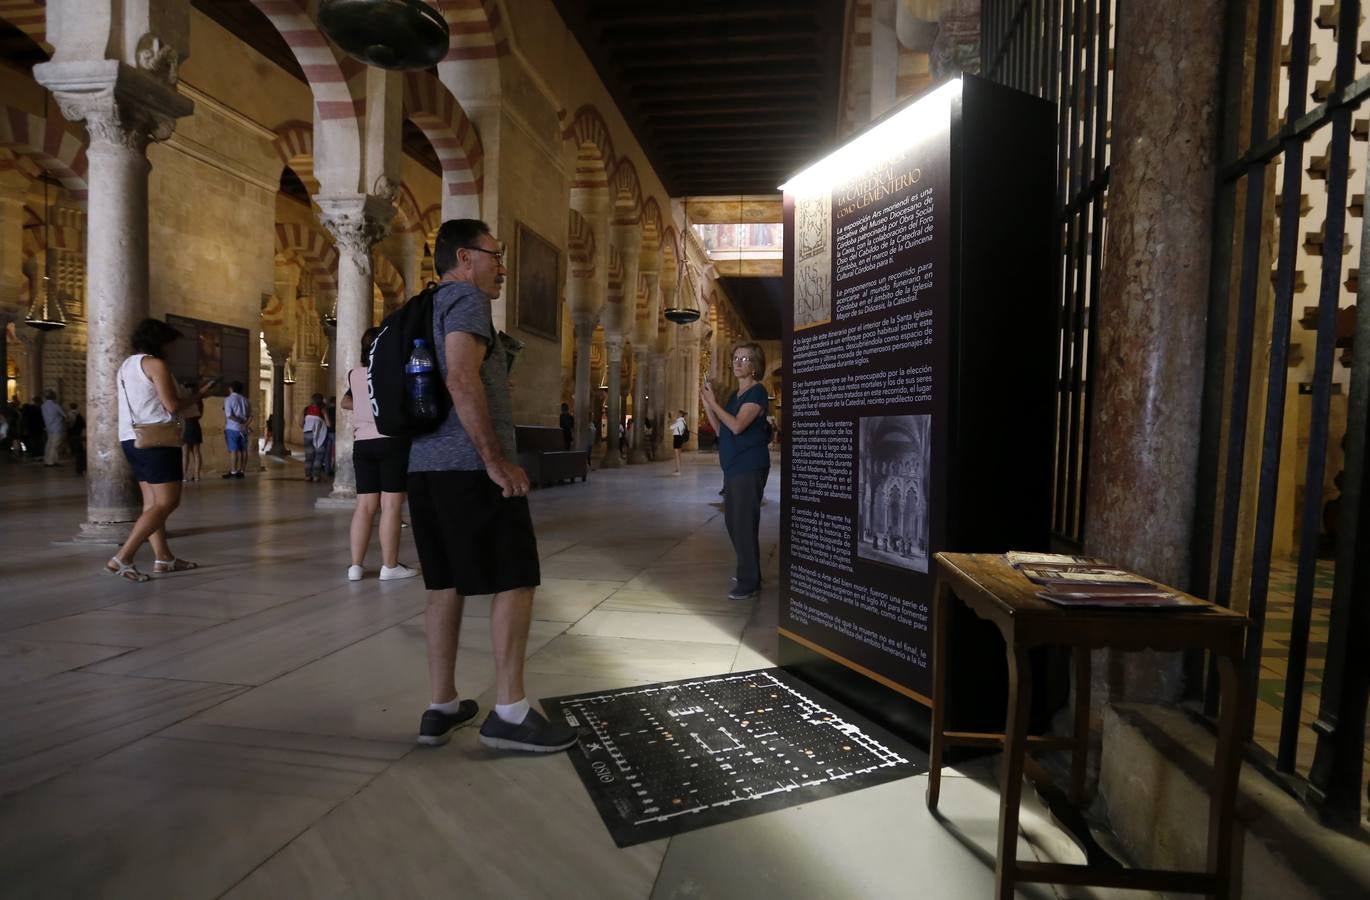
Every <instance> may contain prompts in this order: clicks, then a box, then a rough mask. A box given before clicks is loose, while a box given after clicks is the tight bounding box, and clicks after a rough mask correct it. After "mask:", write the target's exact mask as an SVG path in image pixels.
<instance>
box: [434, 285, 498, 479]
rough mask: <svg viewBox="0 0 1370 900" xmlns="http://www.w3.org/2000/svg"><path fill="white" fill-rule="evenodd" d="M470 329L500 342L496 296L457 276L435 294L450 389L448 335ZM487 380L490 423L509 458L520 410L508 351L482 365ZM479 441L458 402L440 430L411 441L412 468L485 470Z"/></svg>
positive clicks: (486, 340) (443, 372)
mask: <svg viewBox="0 0 1370 900" xmlns="http://www.w3.org/2000/svg"><path fill="white" fill-rule="evenodd" d="M450 331H464V332H466V333H468V334H473V335H475V336H476V337H477V338H479V339H480V340H481V342H482V343H483V344H485V345H486V347H489V346H490V345H491V344H493V343H494V341H495V328H494V323H493V322H492V321H491V320H490V298H489V297H487V296H485V295H484V294H482V293H481V292H480V291H479V290H477V288H476V286H475V285H474V284H471V283H470V282H465V281H454V282H451V283H449V284H446V285H444V286H443V287H442V288H441V289H439V290H438V292H437V293H436V294H435V295H434V296H433V340H434V341H436V342H437V347H435V348H434V349H435V350H436V351H437V352H436V354H435V356H436V357H437V358H436V360H435V361H436V362H437V364H438V377H439V379H440V381H439V384H441V385H443V387H442V389H443V390H447V387H446V383H447V355H446V349H447V334H448V332H450ZM480 380H481V384H482V385H483V386H484V387H485V405H486V407H487V408H488V409H489V410H490V424H491V426H493V428H494V430H495V439H496V440H498V441H499V445H500V449H501V450H502V451H503V452H504V457H505V458H506V459H510V460H512V459H514V456H515V453H514V412H513V404H512V403H511V402H510V398H509V371H508V368H507V367H506V365H505V358H504V354H503V353H487V354H486V357H485V361H484V362H483V363H481V367H480ZM484 469H485V462H484V460H482V459H481V458H480V453H479V451H477V450H476V445H475V443H474V442H472V440H471V438H470V436H469V435H468V434H467V433H466V429H464V428H462V426H461V419H460V417H458V415H457V410H456V407H455V406H454V407H453V408H452V409H450V410H448V413H447V418H446V419H444V420H443V422H442V424H441V425H439V426H438V428H437V430H435V431H432V432H430V433H428V434H425V435H421V436H419V437H416V438H414V440H413V441H411V442H410V444H409V471H411V472H452V471H476V472H480V471H484Z"/></svg>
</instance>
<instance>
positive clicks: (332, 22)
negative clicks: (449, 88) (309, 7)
mask: <svg viewBox="0 0 1370 900" xmlns="http://www.w3.org/2000/svg"><path fill="white" fill-rule="evenodd" d="M319 25H320V27H322V28H323V32H324V34H326V35H328V37H329V38H330V39H331V40H332V41H333V43H335V44H337V45H338V46H339V47H341V48H342V50H343V52H345V53H346V54H347V55H348V56H351V57H353V58H355V59H359V60H361V61H362V62H364V63H366V64H367V65H369V66H376V67H377V68H380V69H427V68H428V67H429V66H435V65H437V64H438V62H439V61H441V60H442V58H443V57H444V56H446V55H447V51H448V49H449V47H450V46H451V34H450V32H449V31H448V28H447V20H446V19H444V18H443V17H442V13H440V12H438V11H437V10H436V9H434V8H433V7H432V6H430V5H429V4H427V3H423V2H421V0H323V2H322V3H320V4H319Z"/></svg>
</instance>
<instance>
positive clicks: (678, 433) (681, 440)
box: [671, 409, 690, 475]
mask: <svg viewBox="0 0 1370 900" xmlns="http://www.w3.org/2000/svg"><path fill="white" fill-rule="evenodd" d="M689 439H690V426H689V425H686V424H685V410H683V409H682V410H681V411H680V415H679V416H677V417H676V420H675V421H674V422H672V423H671V447H672V448H674V449H675V473H676V474H677V475H679V474H680V448H681V447H684V446H685V442H686V441H687V440H689Z"/></svg>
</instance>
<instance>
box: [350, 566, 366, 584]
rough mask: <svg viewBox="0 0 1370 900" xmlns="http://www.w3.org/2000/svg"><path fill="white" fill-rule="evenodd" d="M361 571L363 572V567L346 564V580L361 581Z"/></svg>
mask: <svg viewBox="0 0 1370 900" xmlns="http://www.w3.org/2000/svg"><path fill="white" fill-rule="evenodd" d="M362 572H363V569H362V567H361V566H348V567H347V580H348V581H361V580H362Z"/></svg>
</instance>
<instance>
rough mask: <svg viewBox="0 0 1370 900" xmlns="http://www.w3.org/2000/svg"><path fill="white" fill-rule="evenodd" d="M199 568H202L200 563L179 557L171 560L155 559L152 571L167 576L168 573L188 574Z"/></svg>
mask: <svg viewBox="0 0 1370 900" xmlns="http://www.w3.org/2000/svg"><path fill="white" fill-rule="evenodd" d="M198 568H200V564H199V563H193V562H191V561H190V560H186V559H181V558H180V557H177V556H173V557H172V558H171V559H155V560H153V561H152V571H153V572H155V573H156V574H158V575H165V574H166V573H168V572H186V571H189V570H190V569H198Z"/></svg>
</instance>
